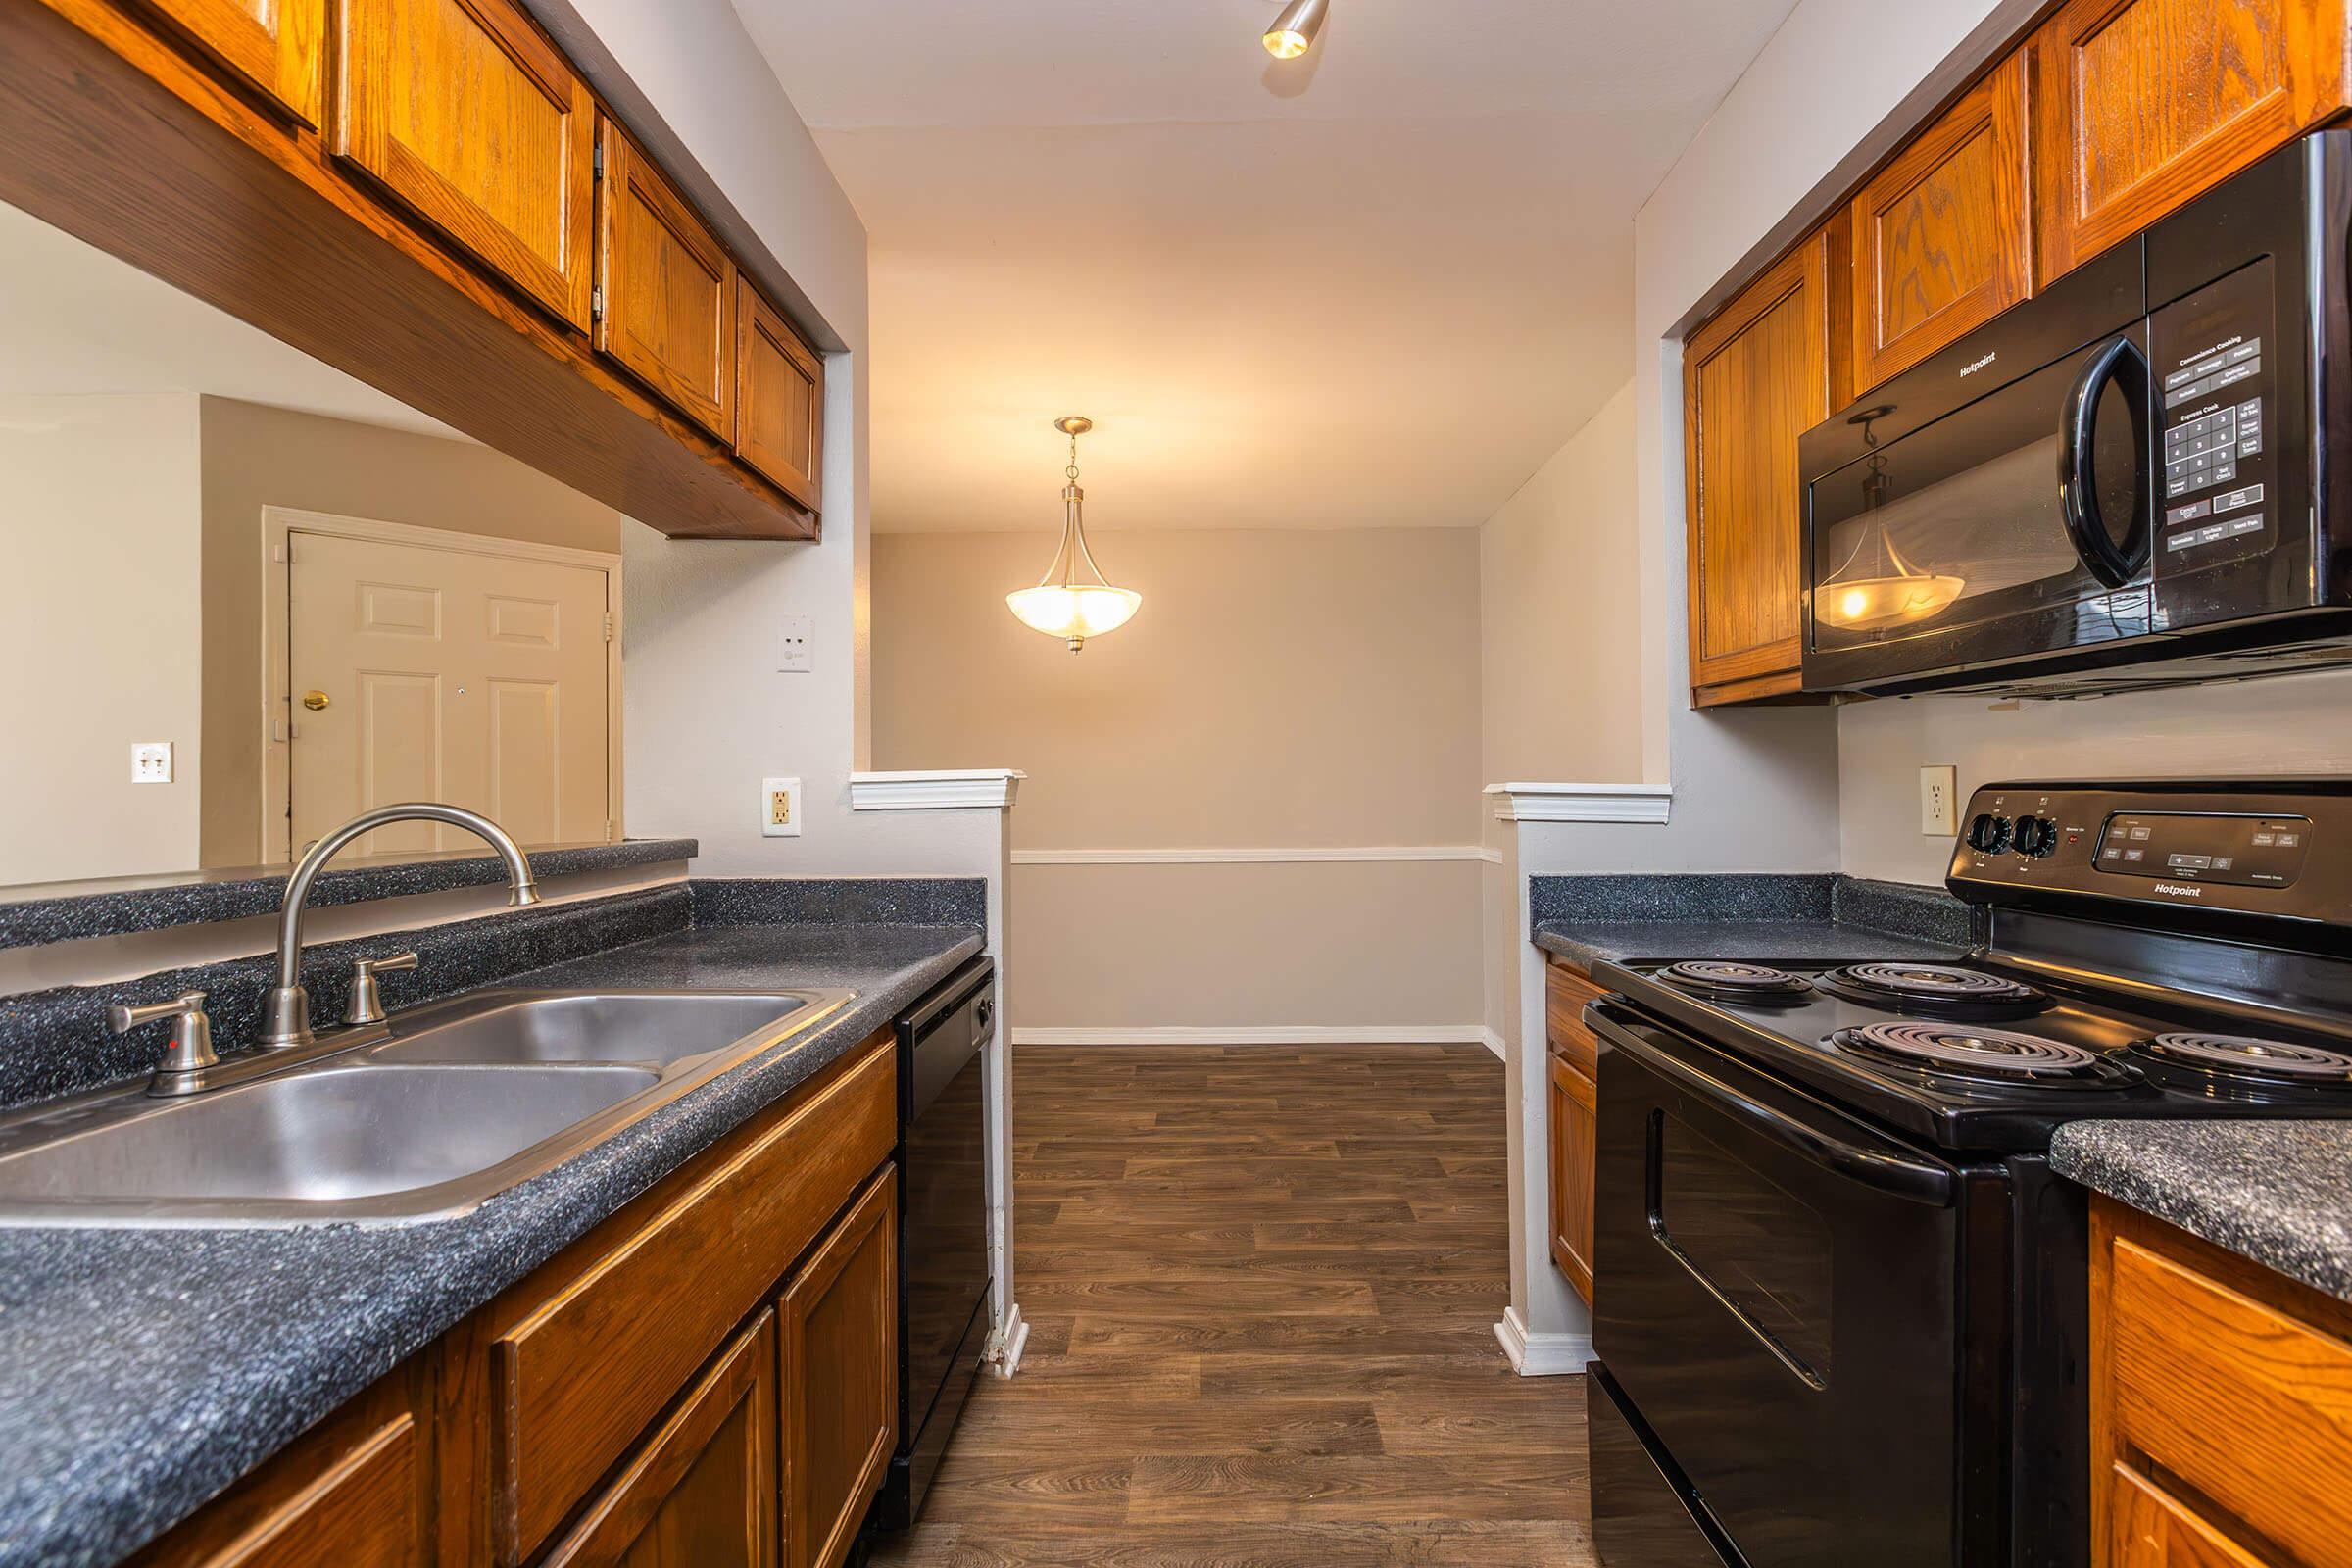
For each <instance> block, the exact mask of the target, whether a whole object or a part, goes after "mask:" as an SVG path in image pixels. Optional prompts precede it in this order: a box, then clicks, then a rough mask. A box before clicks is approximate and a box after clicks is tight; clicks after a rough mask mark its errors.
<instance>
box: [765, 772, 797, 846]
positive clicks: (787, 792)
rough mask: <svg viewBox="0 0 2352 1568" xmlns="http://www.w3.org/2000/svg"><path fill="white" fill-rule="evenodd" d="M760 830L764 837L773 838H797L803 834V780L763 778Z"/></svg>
mask: <svg viewBox="0 0 2352 1568" xmlns="http://www.w3.org/2000/svg"><path fill="white" fill-rule="evenodd" d="M760 835H761V836H762V837H764V838H771V839H797V838H799V837H800V836H801V781H800V780H799V779H797V778H771V779H763V780H761V782H760Z"/></svg>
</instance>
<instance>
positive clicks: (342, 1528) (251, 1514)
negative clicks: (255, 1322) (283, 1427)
mask: <svg viewBox="0 0 2352 1568" xmlns="http://www.w3.org/2000/svg"><path fill="white" fill-rule="evenodd" d="M432 1445H433V1440H432V1414H431V1394H430V1376H429V1370H428V1368H427V1366H426V1365H425V1361H424V1358H423V1357H421V1356H420V1357H418V1358H417V1359H416V1360H413V1361H412V1362H410V1363H409V1364H408V1365H406V1366H403V1367H401V1368H399V1369H398V1370H396V1371H394V1372H392V1373H390V1374H389V1375H387V1376H385V1377H384V1378H382V1379H381V1380H379V1381H378V1382H377V1383H376V1384H374V1385H373V1386H372V1387H370V1388H369V1389H368V1390H367V1391H366V1392H365V1393H363V1394H361V1395H360V1396H359V1397H357V1398H355V1399H353V1400H352V1401H351V1402H350V1403H349V1404H346V1405H345V1406H343V1408H341V1409H340V1410H337V1411H336V1412H335V1413H334V1414H332V1415H330V1416H328V1417H327V1418H326V1419H325V1420H324V1421H322V1422H320V1423H319V1425H318V1426H317V1427H315V1428H313V1429H312V1430H311V1431H309V1432H307V1433H305V1434H303V1435H302V1436H301V1437H299V1438H297V1439H295V1440H294V1442H293V1443H292V1444H291V1445H290V1446H287V1447H286V1448H285V1450H284V1451H282V1452H281V1453H279V1454H278V1455H277V1456H276V1457H275V1458H273V1459H271V1460H270V1461H269V1462H268V1463H267V1464H265V1465H263V1466H262V1468H260V1469H259V1470H256V1471H255V1472H254V1473H253V1474H251V1475H250V1476H247V1477H246V1478H245V1479H244V1480H242V1481H240V1482H238V1483H237V1484H236V1485H235V1486H234V1487H232V1488H230V1489H229V1490H228V1491H227V1492H226V1493H224V1494H222V1495H221V1496H220V1497H219V1498H218V1499H216V1500H215V1501H214V1502H212V1503H210V1504H208V1505H207V1506H206V1507H205V1508H204V1510H203V1511H202V1512H200V1513H198V1514H196V1515H195V1516H194V1517H192V1518H190V1519H189V1520H188V1521H187V1522H186V1523H184V1524H182V1525H180V1526H179V1527H178V1528H176V1529H174V1530H173V1531H172V1532H171V1533H170V1534H169V1535H166V1536H165V1537H164V1538H163V1539H162V1540H160V1541H158V1542H156V1543H155V1544H153V1545H151V1546H149V1547H148V1548H147V1549H146V1550H145V1551H142V1552H141V1553H139V1555H138V1556H136V1557H135V1558H133V1559H131V1563H132V1568H314V1565H316V1564H319V1563H322V1562H331V1563H333V1564H334V1565H335V1568H426V1565H427V1564H428V1563H430V1562H431V1561H432V1539H433V1529H434V1518H433V1495H432V1469H433V1465H432Z"/></svg>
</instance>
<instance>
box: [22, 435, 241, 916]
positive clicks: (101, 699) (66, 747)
mask: <svg viewBox="0 0 2352 1568" xmlns="http://www.w3.org/2000/svg"><path fill="white" fill-rule="evenodd" d="M196 492H197V404H196V399H195V398H194V397H192V396H188V395H185V394H168V395H160V396H139V397H128V396H124V397H9V398H0V516H4V517H5V519H6V520H5V523H4V524H0V536H4V537H5V539H6V545H7V548H6V561H7V569H6V570H5V571H0V669H4V670H5V671H6V677H5V679H0V735H5V736H6V737H7V738H8V743H7V747H8V749H7V760H6V761H5V763H0V883H14V882H39V881H48V880H53V879H67V878H76V877H93V876H124V875H134V874H137V873H140V872H148V871H179V870H188V869H191V868H193V867H194V866H195V865H196V863H197V861H196V853H197V814H198V812H197V800H198V789H197V778H198V769H199V767H200V765H201V762H202V737H201V733H200V726H199V721H198V705H199V701H200V692H199V688H198V681H197V670H196V647H197V640H198V638H199V636H200V635H201V619H200V614H199V607H198V603H197V600H196V595H195V585H196V579H197V571H198V567H197V528H196V522H197V515H196V505H197V503H196ZM142 741H170V742H172V744H173V745H174V746H175V747H176V748H177V753H176V759H175V760H176V771H175V773H174V776H173V781H172V783H170V784H133V783H131V782H130V748H131V747H132V745H134V744H135V743H138V742H142Z"/></svg>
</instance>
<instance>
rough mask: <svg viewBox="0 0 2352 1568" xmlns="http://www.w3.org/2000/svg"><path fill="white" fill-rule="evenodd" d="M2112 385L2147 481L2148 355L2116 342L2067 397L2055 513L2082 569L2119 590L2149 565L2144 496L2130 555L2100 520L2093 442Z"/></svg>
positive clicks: (2084, 369) (2088, 368)
mask: <svg viewBox="0 0 2352 1568" xmlns="http://www.w3.org/2000/svg"><path fill="white" fill-rule="evenodd" d="M2110 381H2113V382H2115V384H2116V385H2117V386H2118V387H2120V388H2122V389H2123V394H2124V402H2125V405H2126V406H2127V407H2128V408H2129V409H2130V410H2131V431H2132V435H2133V437H2134V440H2133V443H2132V444H2133V447H2134V449H2135V461H2136V463H2137V465H2138V467H2139V475H2140V483H2141V484H2142V485H2145V484H2147V483H2149V482H2150V480H2149V477H2148V474H2149V466H2148V441H2149V435H2148V361H2147V356H2145V355H2144V354H2142V353H2140V352H2139V345H2138V344H2136V343H2134V342H2132V341H2131V339H2130V338H2128V337H2119V338H2117V339H2116V340H2115V341H2114V342H2112V343H2110V344H2108V345H2107V346H2106V347H2105V348H2103V349H2101V350H2099V352H2098V353H2097V354H2095V355H2093V356H2091V361H2090V363H2089V364H2088V365H2085V366H2084V367H2082V374H2081V375H2079V376H2077V377H2076V378H2075V386H2074V390H2073V391H2071V392H2069V393H2068V394H2067V397H2066V415H2065V418H2064V420H2063V421H2062V423H2061V424H2060V426H2059V431H2058V510H2059V512H2060V514H2061V515H2063V516H2064V517H2065V519H2066V536H2067V538H2068V539H2069V540H2070V541H2071V542H2072V543H2073V544H2074V547H2075V554H2076V555H2077V556H2080V557H2081V558H2082V564H2083V565H2084V566H2086V567H2088V568H2089V570H2090V574H2091V575H2092V576H2094V577H2096V578H2098V579H2099V581H2101V582H2103V583H2105V584H2106V585H2107V586H2108V587H2110V588H2121V587H2123V586H2124V585H2125V584H2126V583H2128V582H2130V581H2131V579H2132V578H2133V577H2136V576H2137V575H2139V571H2140V568H2141V567H2143V566H2145V565H2146V564H2147V562H2148V550H2149V546H2150V544H2151V541H2150V539H2149V537H2148V536H2149V533H2150V532H2151V530H2150V528H2149V527H2148V524H2147V521H2146V510H2147V497H2146V496H2145V495H2144V494H2143V495H2142V496H2141V498H2140V512H2141V516H2140V517H2139V518H2138V519H2136V526H2135V527H2134V528H2133V530H2132V531H2133V535H2134V537H2135V538H2136V540H2137V544H2136V545H2135V546H2134V547H2133V548H2132V549H2131V550H2130V551H2125V550H2122V549H2119V548H2118V547H2117V545H2116V542H2115V538H2114V536H2113V535H2112V534H2110V533H2109V532H2108V531H2107V524H2106V522H2105V520H2104V519H2103V518H2102V517H2101V516H2100V515H2099V499H2098V474H2097V473H2096V472H2095V471H2094V466H2095V461H2096V460H2095V458H2094V455H2093V448H2094V444H2095V443H2094V442H2093V439H2092V437H2093V434H2094V429H2093V427H2094V425H2095V424H2096V423H2097V420H2098V417H2099V395H2100V394H2101V393H2102V392H2104V391H2105V390H2106V389H2107V383H2108V382H2110Z"/></svg>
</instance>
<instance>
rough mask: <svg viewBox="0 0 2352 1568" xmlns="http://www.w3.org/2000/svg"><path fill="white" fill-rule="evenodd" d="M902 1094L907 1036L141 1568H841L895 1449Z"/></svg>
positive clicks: (754, 1130) (486, 1319)
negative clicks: (896, 1161)
mask: <svg viewBox="0 0 2352 1568" xmlns="http://www.w3.org/2000/svg"><path fill="white" fill-rule="evenodd" d="M897 1096H898V1057H897V1054H896V1049H895V1045H894V1042H893V1040H892V1037H891V1035H890V1034H889V1032H888V1031H884V1032H883V1033H881V1034H879V1035H876V1036H875V1037H873V1038H872V1039H870V1040H868V1041H867V1042H866V1043H865V1044H864V1045H863V1046H861V1047H860V1048H859V1049H858V1050H857V1051H856V1052H853V1053H852V1054H851V1055H850V1056H849V1057H848V1058H847V1059H845V1060H844V1061H841V1062H839V1063H836V1064H835V1065H834V1066H833V1067H831V1068H828V1069H827V1070H826V1071H825V1072H823V1073H821V1074H819V1075H818V1076H817V1077H816V1078H815V1079H813V1080H812V1081H810V1082H809V1083H808V1084H805V1085H803V1086H801V1088H799V1089H798V1090H796V1091H794V1093H793V1094H792V1095H791V1096H789V1097H788V1098H787V1099H786V1100H785V1101H784V1102H783V1103H781V1104H779V1105H776V1106H772V1107H770V1108H769V1109H768V1110H766V1111H764V1112H762V1113H761V1114H760V1115H759V1116H757V1117H755V1118H753V1120H752V1121H750V1122H749V1123H747V1124H746V1125H744V1126H742V1127H739V1128H737V1129H736V1130H735V1131H734V1132H732V1133H730V1134H728V1135H727V1136H726V1137H724V1138H722V1139H721V1140H719V1142H718V1143H717V1144H715V1145H713V1146H712V1147H711V1148H710V1149H707V1150H705V1151H704V1152H702V1153H700V1154H698V1155H696V1156H695V1157H694V1158H693V1159H691V1160H689V1161H688V1162H687V1163H686V1164H685V1165H684V1166H682V1167H680V1168H679V1169H678V1170H676V1171H673V1172H672V1173H670V1175H668V1176H666V1177H664V1178H663V1179H662V1181H660V1182H658V1183H656V1184H655V1186H654V1187H653V1188H652V1189H651V1190H649V1191H648V1192H646V1193H644V1194H642V1195H641V1196H639V1197H638V1198H636V1199H635V1200H633V1201H631V1202H630V1203H629V1204H628V1205H627V1206H625V1207H623V1208H622V1209H621V1210H619V1211H618V1212H617V1213H615V1214H613V1215H612V1216H611V1217H610V1218H609V1219H607V1220H605V1221H604V1222H603V1223H602V1224H600V1225H598V1226H597V1227H596V1228H595V1229H593V1230H591V1231H590V1232H589V1233H588V1234H587V1235H585V1236H583V1237H581V1238H580V1239H579V1240H578V1241H576V1242H574V1243H572V1244H571V1246H569V1247H567V1248H565V1249H564V1250H563V1251H561V1252H559V1253H557V1254H556V1256H555V1257H553V1258H551V1259H550V1260H549V1261H548V1262H546V1263H544V1264H542V1265H541V1266H540V1267H539V1268H538V1269H536V1270H534V1271H533V1272H532V1273H531V1274H530V1275H529V1276H528V1277H526V1278H525V1279H523V1280H521V1281H520V1282H518V1283H516V1284H515V1285H514V1286H511V1287H509V1288H508V1289H507V1290H506V1291H505V1292H503V1293H502V1294H501V1295H500V1296H499V1297H498V1298H497V1299H494V1300H492V1301H491V1302H489V1303H488V1304H487V1305H485V1306H483V1307H481V1308H480V1309H479V1310H477V1311H476V1312H474V1313H473V1314H472V1315H471V1316H469V1317H467V1318H466V1320H465V1321H464V1322H462V1323H460V1324H458V1325H457V1326H456V1327H455V1328H453V1329H451V1330H450V1331H449V1332H448V1333H447V1334H445V1335H443V1336H442V1337H441V1339H440V1340H438V1341H436V1342H435V1343H434V1344H432V1345H430V1346H428V1347H426V1348H424V1349H423V1350H420V1351H418V1352H417V1355H416V1356H414V1357H412V1358H411V1359H410V1361H409V1362H407V1363H405V1364H404V1365H403V1366H401V1367H400V1368H399V1369H398V1370H396V1371H394V1372H393V1373H392V1374H390V1375H389V1376H387V1377H385V1378H384V1379H382V1380H381V1381H379V1382H377V1383H376V1384H375V1385H373V1386H372V1387H370V1388H369V1389H368V1390H367V1391H366V1392H365V1393H363V1394H362V1395H360V1396H359V1397H357V1398H355V1399H353V1400H352V1401H351V1402H350V1403H349V1404H347V1405H345V1406H344V1407H343V1408H341V1409H340V1410H337V1411H335V1412H334V1413H333V1414H331V1415H329V1416H327V1417H326V1418H325V1420H323V1421H322V1422H320V1423H319V1426H318V1427H316V1428H315V1429H314V1430H313V1431H311V1432H310V1433H308V1434H306V1435H304V1436H303V1437H301V1438H298V1439H296V1440H295V1442H294V1443H293V1444H292V1445H291V1446H288V1447H287V1448H286V1449H285V1450H284V1451H282V1452H281V1453H279V1454H278V1455H277V1456H276V1457H274V1458H272V1459H270V1461H269V1462H268V1463H266V1464H264V1465H263V1466H262V1467H261V1468H260V1469H259V1470H257V1471H255V1472H254V1473H253V1474H252V1475H250V1476H248V1477H246V1478H245V1479H244V1480H243V1481H241V1482H239V1483H238V1484H237V1485H236V1486H234V1487H232V1488H230V1489H229V1490H228V1491H227V1492H226V1493H224V1494H223V1495H221V1496H220V1497H219V1498H217V1499H216V1500H215V1501H213V1502H212V1503H210V1504H208V1505H207V1506H206V1507H205V1508H204V1509H202V1510H201V1511H199V1512H198V1513H196V1514H195V1515H193V1516H192V1517H190V1518H189V1519H187V1520H185V1521H183V1522H182V1523H181V1524H179V1525H178V1526H176V1527H175V1528H174V1529H173V1530H172V1531H171V1532H170V1533H169V1534H167V1535H166V1536H165V1537H163V1538H162V1539H161V1540H159V1541H158V1542H156V1543H155V1544H152V1545H151V1546H149V1547H148V1548H147V1549H146V1550H145V1551H144V1552H143V1553H142V1554H141V1555H140V1556H139V1557H138V1558H137V1559H136V1561H137V1563H138V1564H139V1568H281V1565H282V1568H295V1565H298V1564H300V1565H309V1564H319V1563H331V1564H333V1565H334V1568H480V1565H482V1564H499V1565H502V1568H519V1565H521V1564H524V1563H533V1564H564V1565H579V1564H588V1563H618V1564H629V1565H635V1568H776V1565H777V1564H778V1563H779V1562H790V1563H792V1564H794V1565H796V1568H834V1565H837V1564H839V1563H840V1562H841V1561H842V1559H843V1558H844V1556H846V1555H847V1553H848V1550H849V1546H850V1544H851V1542H852V1540H853V1539H854V1537H855V1536H856V1533H857V1530H858V1525H859V1524H860V1522H861V1521H862V1520H863V1518H864V1516H865V1511H866V1508H867V1505H868V1504H869V1503H870V1501H871V1500H872V1497H873V1495H874V1492H875V1489H876V1488H877V1487H879V1486H880V1484H881V1481H882V1476H883V1472H884V1469H885V1467H886V1466H887V1465H888V1463H889V1460H890V1453H891V1449H892V1447H893V1446H894V1445H895V1443H896V1440H897V1430H896V1419H897V1411H898V1385H897V1376H898V1353H897V1352H898V1346H897V1338H896V1336H897V1332H898V1289H899V1282H898V1236H897V1229H896V1227H897V1215H898V1181H897V1171H896V1168H895V1167H894V1166H893V1165H892V1164H891V1163H890V1155H891V1151H892V1149H893V1147H894V1146H895V1144H896V1142H897V1136H898V1120H897V1117H898V1098H897Z"/></svg>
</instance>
